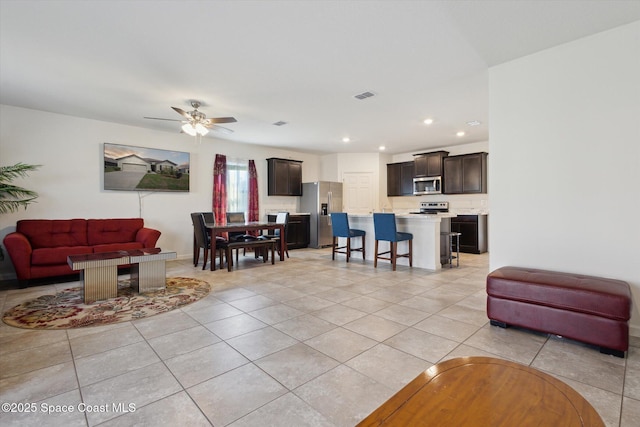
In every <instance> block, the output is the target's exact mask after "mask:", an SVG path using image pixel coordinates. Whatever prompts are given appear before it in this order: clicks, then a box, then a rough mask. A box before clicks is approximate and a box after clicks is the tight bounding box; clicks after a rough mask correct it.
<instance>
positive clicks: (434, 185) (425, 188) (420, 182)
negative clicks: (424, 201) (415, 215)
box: [413, 176, 442, 196]
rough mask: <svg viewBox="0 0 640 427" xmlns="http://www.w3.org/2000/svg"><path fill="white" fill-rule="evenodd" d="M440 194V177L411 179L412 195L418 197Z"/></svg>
mask: <svg viewBox="0 0 640 427" xmlns="http://www.w3.org/2000/svg"><path fill="white" fill-rule="evenodd" d="M441 193H442V177H441V176H421V177H418V178H413V195H414V196H420V195H423V194H441Z"/></svg>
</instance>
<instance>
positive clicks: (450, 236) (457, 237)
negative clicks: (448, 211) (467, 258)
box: [440, 231, 462, 268]
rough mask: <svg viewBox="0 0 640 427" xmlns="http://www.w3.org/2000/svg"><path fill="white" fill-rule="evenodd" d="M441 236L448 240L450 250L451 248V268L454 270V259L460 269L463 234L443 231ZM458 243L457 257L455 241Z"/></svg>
mask: <svg viewBox="0 0 640 427" xmlns="http://www.w3.org/2000/svg"><path fill="white" fill-rule="evenodd" d="M440 235H441V236H444V237H446V238H447V243H448V246H447V247H448V248H449V257H448V259H449V268H453V259H454V258H455V260H456V267H460V236H461V235H462V233H458V232H456V231H442V232H440ZM454 238H455V241H456V256H453V239H454Z"/></svg>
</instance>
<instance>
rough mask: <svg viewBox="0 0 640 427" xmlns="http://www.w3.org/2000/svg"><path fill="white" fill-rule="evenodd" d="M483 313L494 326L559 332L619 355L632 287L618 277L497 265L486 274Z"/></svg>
mask: <svg viewBox="0 0 640 427" xmlns="http://www.w3.org/2000/svg"><path fill="white" fill-rule="evenodd" d="M487 316H488V317H489V319H490V320H491V324H492V325H495V326H501V327H507V326H509V325H513V326H520V327H523V328H527V329H532V330H535V331H540V332H545V333H550V334H554V335H560V336H563V337H566V338H570V339H573V340H576V341H582V342H585V343H588V344H592V345H595V346H598V347H600V351H601V352H602V353H606V354H613V355H615V356H618V357H624V353H625V351H627V350H628V349H629V319H630V318H631V289H630V288H629V284H628V283H627V282H624V281H622V280H614V279H605V278H601V277H595V276H585V275H580V274H571V273H561V272H554V271H547V270H538V269H532V268H521V267H502V268H499V269H497V270H495V271H493V272H491V273H490V274H489V275H488V276H487Z"/></svg>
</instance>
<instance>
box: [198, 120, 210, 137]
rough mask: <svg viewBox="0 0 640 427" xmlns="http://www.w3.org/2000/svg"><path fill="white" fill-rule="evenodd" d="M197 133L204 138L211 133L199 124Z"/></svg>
mask: <svg viewBox="0 0 640 427" xmlns="http://www.w3.org/2000/svg"><path fill="white" fill-rule="evenodd" d="M196 132H197V133H198V134H200V135H202V136H205V135H206V134H208V133H209V129H207V128H206V127H204V126H202V124H201V123H197V124H196Z"/></svg>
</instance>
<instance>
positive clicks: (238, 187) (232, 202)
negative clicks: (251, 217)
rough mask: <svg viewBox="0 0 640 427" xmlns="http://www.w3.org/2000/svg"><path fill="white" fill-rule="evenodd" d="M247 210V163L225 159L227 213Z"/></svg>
mask: <svg viewBox="0 0 640 427" xmlns="http://www.w3.org/2000/svg"><path fill="white" fill-rule="evenodd" d="M248 210H249V162H248V161H246V160H229V159H227V212H245V213H246V212H247V211H248Z"/></svg>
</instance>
